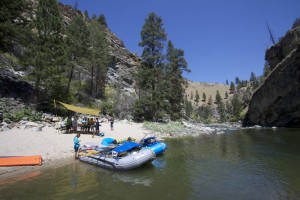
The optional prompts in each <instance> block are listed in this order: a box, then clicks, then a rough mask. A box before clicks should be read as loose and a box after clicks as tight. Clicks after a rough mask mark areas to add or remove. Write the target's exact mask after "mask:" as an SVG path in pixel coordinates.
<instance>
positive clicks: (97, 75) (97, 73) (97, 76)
mask: <svg viewBox="0 0 300 200" xmlns="http://www.w3.org/2000/svg"><path fill="white" fill-rule="evenodd" d="M99 71H100V67H99V66H98V67H97V72H96V81H95V94H98V85H99Z"/></svg>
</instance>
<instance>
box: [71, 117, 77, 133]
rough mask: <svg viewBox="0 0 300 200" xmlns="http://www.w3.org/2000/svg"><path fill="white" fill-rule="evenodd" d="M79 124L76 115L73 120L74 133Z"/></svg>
mask: <svg viewBox="0 0 300 200" xmlns="http://www.w3.org/2000/svg"><path fill="white" fill-rule="evenodd" d="M77 125H78V123H77V118H76V116H75V117H74V119H73V120H72V128H73V131H74V133H76V132H77Z"/></svg>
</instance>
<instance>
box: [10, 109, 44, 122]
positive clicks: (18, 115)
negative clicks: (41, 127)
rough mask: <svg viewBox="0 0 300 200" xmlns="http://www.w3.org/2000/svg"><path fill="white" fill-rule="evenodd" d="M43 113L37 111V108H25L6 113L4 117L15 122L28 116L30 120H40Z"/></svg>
mask: <svg viewBox="0 0 300 200" xmlns="http://www.w3.org/2000/svg"><path fill="white" fill-rule="evenodd" d="M42 115H43V114H42V113H40V112H37V111H36V110H32V109H30V108H25V109H23V110H20V111H17V112H15V113H6V114H4V119H9V120H10V121H13V122H18V121H21V120H22V119H23V118H28V120H29V121H40V120H41V119H42Z"/></svg>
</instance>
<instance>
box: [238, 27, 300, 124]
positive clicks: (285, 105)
mask: <svg viewBox="0 0 300 200" xmlns="http://www.w3.org/2000/svg"><path fill="white" fill-rule="evenodd" d="M266 60H267V61H268V62H269V64H270V68H271V69H272V72H271V73H270V74H269V76H268V77H267V78H266V80H265V82H264V84H263V85H261V86H260V87H259V88H258V89H257V90H256V92H255V93H254V94H253V97H252V100H251V102H250V105H249V110H248V112H247V114H246V117H245V119H244V122H243V125H244V126H252V125H261V126H269V127H271V126H277V127H300V26H298V27H295V28H293V29H292V30H290V31H288V32H287V34H286V36H285V37H283V38H282V39H281V40H280V42H278V43H277V44H276V45H274V46H273V47H271V48H270V49H268V50H267V51H266Z"/></svg>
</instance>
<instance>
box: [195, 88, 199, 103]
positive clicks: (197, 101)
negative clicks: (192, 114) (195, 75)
mask: <svg viewBox="0 0 300 200" xmlns="http://www.w3.org/2000/svg"><path fill="white" fill-rule="evenodd" d="M199 101H200V96H199V93H198V90H196V95H195V103H196V106H198V105H199Z"/></svg>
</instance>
